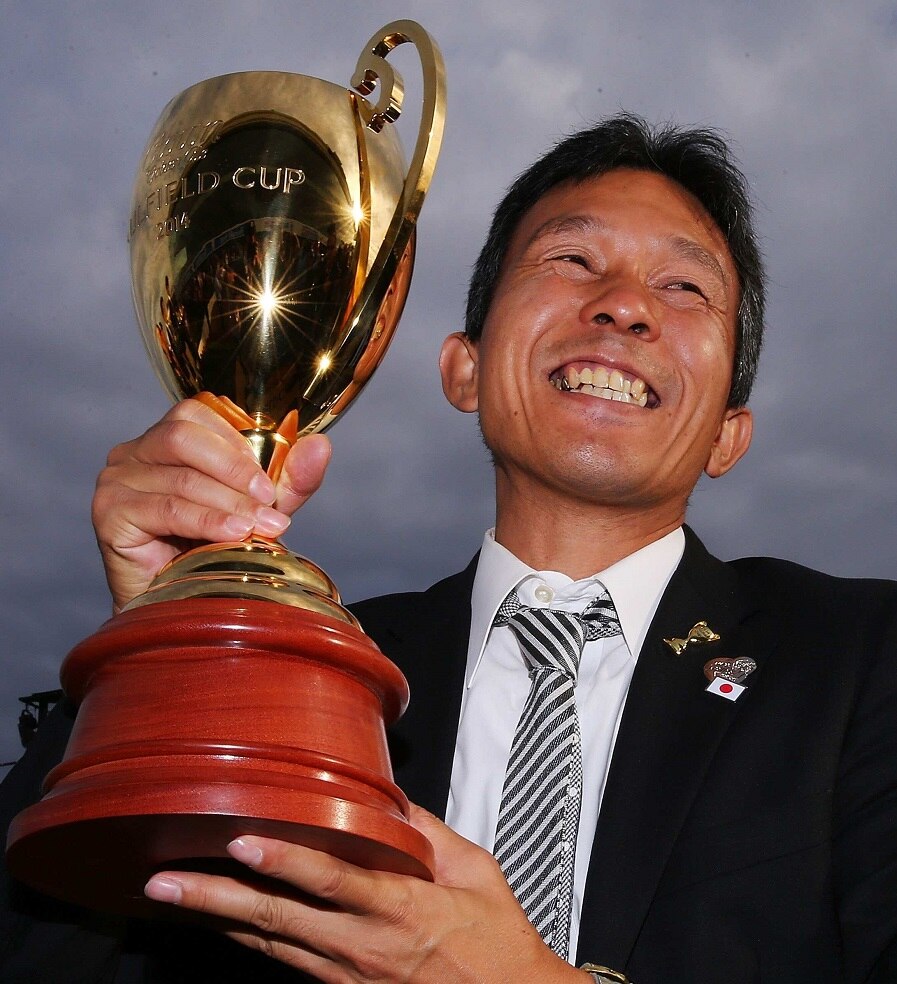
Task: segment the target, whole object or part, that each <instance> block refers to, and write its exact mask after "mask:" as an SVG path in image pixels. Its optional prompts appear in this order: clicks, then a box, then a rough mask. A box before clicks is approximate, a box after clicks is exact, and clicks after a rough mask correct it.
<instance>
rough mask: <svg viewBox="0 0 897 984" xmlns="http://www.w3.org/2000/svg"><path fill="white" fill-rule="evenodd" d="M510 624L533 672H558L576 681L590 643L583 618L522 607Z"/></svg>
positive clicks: (547, 609) (508, 622)
mask: <svg viewBox="0 0 897 984" xmlns="http://www.w3.org/2000/svg"><path fill="white" fill-rule="evenodd" d="M506 624H507V625H508V627H509V628H510V629H511V630H512V631H513V633H514V635H515V636H516V637H517V641H518V642H519V643H520V650H521V652H522V653H523V658H524V660H525V662H526V665H527V667H528V668H529V669H530V671H533V670H539V669H550V670H557V671H559V672H561V673H563V674H564V675H566V676H568V677H570V678H571V679H572V680H576V675H577V673H578V672H579V658H580V656H582V648H583V646H584V645H585V641H586V630H585V626H584V625H583V622H582V618H581V617H580V616H579V615H574V614H571V613H570V612H561V611H557V610H556V609H553V608H526V607H524V606H523V605H520V606H519V607H518V609H517V611H516V612H515V613H514V614H513V615H511V617H510V618H509V619H508V620H507V622H506Z"/></svg>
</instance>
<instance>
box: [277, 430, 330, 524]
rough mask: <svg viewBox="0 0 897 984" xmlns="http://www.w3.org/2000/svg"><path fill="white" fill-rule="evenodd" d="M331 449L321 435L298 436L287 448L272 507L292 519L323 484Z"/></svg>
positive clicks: (328, 442)
mask: <svg viewBox="0 0 897 984" xmlns="http://www.w3.org/2000/svg"><path fill="white" fill-rule="evenodd" d="M332 451H333V448H332V446H331V444H330V441H329V439H328V438H326V437H324V435H323V434H310V435H309V436H308V437H300V438H299V440H298V441H297V442H296V443H295V445H293V447H292V448H290V452H289V454H288V455H287V457H286V460H285V461H284V463H283V471H282V472H281V474H280V479H279V481H278V483H277V499H276V501H275V506H276V508H277V509H279V510H280V512H282V513H285V514H286V515H287V516H291V515H292V514H293V513H294V512H295V511H296V510H297V509H298V508H299V507H300V506H301V505H303V504H304V503H305V502H307V501H308V499H310V498H311V496H312V495H313V494H314V493H315V492H317V490H318V488H320V485H321V482H323V481H324V473H325V472H326V470H327V465H328V464H329V463H330V456H331V453H332Z"/></svg>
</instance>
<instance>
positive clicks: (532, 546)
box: [495, 491, 685, 580]
mask: <svg viewBox="0 0 897 984" xmlns="http://www.w3.org/2000/svg"><path fill="white" fill-rule="evenodd" d="M684 519H685V509H684V505H683V507H682V508H681V509H677V508H670V507H669V506H668V505H667V506H664V507H662V508H647V509H646V508H644V507H643V506H642V507H640V508H638V509H631V508H626V507H622V506H602V505H599V504H596V503H592V502H578V501H575V500H574V501H571V500H570V499H568V498H566V497H565V498H564V499H563V500H556V499H554V497H552V496H551V495H545V494H542V495H540V496H538V497H537V498H532V497H529V496H520V495H513V494H509V493H508V492H507V491H505V493H504V494H502V492H501V491H499V492H498V495H497V502H496V522H495V539H496V540H497V541H498V542H499V543H500V544H501V545H502V546H504V547H506V548H507V549H508V550H510V551H511V553H513V554H514V555H515V556H516V557H518V558H519V559H520V560H522V561H523V562H524V563H525V564H527V565H528V566H529V567H532V568H533V569H534V570H543V571H544V570H552V571H559V572H560V573H562V574H566V575H567V576H568V577H571V578H573V579H574V580H579V579H580V578H584V577H590V576H591V575H593V574H597V573H599V572H600V571H604V570H606V569H607V568H608V567H610V566H611V565H612V564H615V563H617V561H619V560H622V559H623V558H624V557H628V556H629V555H630V554H633V553H635V552H636V551H637V550H640V549H641V548H642V547H646V546H647V545H648V544H649V543H653V542H654V541H655V540H659V539H660V538H661V537H663V536H666V534H667V533H670V532H672V531H673V530H675V529H677V528H678V527H679V526H681V525H682V523H683V521H684Z"/></svg>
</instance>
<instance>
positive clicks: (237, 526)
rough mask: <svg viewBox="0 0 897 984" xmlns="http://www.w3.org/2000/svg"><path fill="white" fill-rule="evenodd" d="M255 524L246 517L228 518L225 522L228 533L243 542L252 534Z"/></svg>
mask: <svg viewBox="0 0 897 984" xmlns="http://www.w3.org/2000/svg"><path fill="white" fill-rule="evenodd" d="M254 525H255V524H254V523H253V522H252V520H251V519H247V518H246V517H245V516H228V517H227V519H226V520H225V521H224V528H225V529H226V530H227V532H228V533H229V534H230V535H231V536H233V537H235V538H236V539H238V540H242V539H243V537H244V536H247V535H248V534H249V533H251V532H252V529H253V527H254Z"/></svg>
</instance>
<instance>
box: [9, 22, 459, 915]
mask: <svg viewBox="0 0 897 984" xmlns="http://www.w3.org/2000/svg"><path fill="white" fill-rule="evenodd" d="M407 41H411V42H413V43H414V44H415V46H416V47H417V49H418V51H419V53H420V55H421V60H422V63H423V73H422V74H423V90H424V91H423V112H422V119H421V124H420V130H419V135H418V138H417V143H416V146H415V149H414V152H413V156H412V161H411V165H410V167H409V168H408V171H407V174H406V172H405V168H404V165H403V163H402V153H401V148H400V146H399V142H398V139H397V137H396V135H395V132H394V127H393V125H392V124H393V123H394V122H395V120H396V119H397V117H398V115H399V112H400V110H401V103H402V91H403V90H402V83H401V80H400V79H399V78H398V76H397V75H396V74H395V73H394V72H393V70H392V68H391V66H390V65H389V63H388V62H387V61H386V56H387V55H388V54H389V52H390V51H391V50H392V49H393V48H394V47H396V46H397V45H399V44H402V43H404V42H407ZM352 85H353V86H354V87H355V91H351V90H347V89H343V88H341V87H339V86H337V85H334V84H331V83H328V82H322V81H320V80H318V79H312V78H307V77H305V76H300V75H290V74H285V73H278V72H250V73H242V74H236V75H226V76H223V77H221V78H215V79H209V80H208V81H205V82H201V83H199V84H198V85H195V86H193V87H191V88H190V89H187V90H186V91H185V92H183V93H182V94H181V95H180V96H178V97H177V98H176V99H174V100H173V101H172V102H171V103H170V104H169V106H168V107H167V108H166V109H165V111H164V112H163V114H162V117H161V118H160V120H159V122H158V123H157V124H156V128H155V130H154V131H153V134H152V136H151V137H150V141H149V144H148V146H147V149H146V151H145V154H144V157H143V162H142V165H141V168H140V171H139V174H138V177H137V182H136V186H135V191H134V201H133V207H132V211H131V216H130V235H129V240H130V246H131V262H132V271H133V284H134V301H135V305H136V308H137V314H138V320H139V322H140V327H141V331H142V333H143V338H144V341H145V342H146V346H147V349H148V351H149V354H150V358H151V360H152V362H153V365H154V367H155V369H156V372H157V373H158V375H159V376H160V377H161V379H162V382H163V384H164V386H165V388H166V389H167V391H168V392H169V393H170V395H171V396H172V398H173V399H175V400H178V399H181V398H183V397H187V396H195V397H198V398H199V399H201V400H203V401H204V402H206V403H207V404H208V405H209V406H210V407H212V408H213V409H214V410H216V411H217V412H218V413H219V414H221V415H222V417H223V418H224V419H225V420H228V421H229V422H230V423H232V424H233V425H234V426H235V427H236V428H237V429H238V430H239V431H240V432H241V433H242V434H243V435H244V436H245V437H246V439H247V440H248V441H249V443H250V445H251V447H252V449H253V451H254V453H255V454H256V456H257V458H258V460H259V462H260V463H261V464H262V466H263V467H265V468H266V469H267V471H268V473H269V475H271V477H272V478H274V479H276V477H277V475H278V473H279V470H280V467H281V466H282V463H283V459H284V457H285V455H286V452H287V450H288V449H289V447H290V445H291V443H292V442H293V441H294V440H295V439H296V437H297V435H298V434H307V433H313V432H315V431H321V430H324V429H325V428H326V427H328V426H329V425H330V424H332V423H333V421H334V420H335V419H336V418H337V417H338V416H339V414H340V413H342V412H343V411H344V410H345V409H346V407H347V406H348V405H349V404H350V403H351V402H352V400H353V399H354V398H355V396H357V395H358V393H359V392H360V390H361V388H362V387H363V386H364V384H365V382H366V381H367V380H368V378H369V377H370V375H371V373H372V372H373V371H374V370H375V369H376V367H377V365H378V364H379V362H380V359H381V358H382V357H383V354H384V352H385V349H386V347H387V345H388V343H389V341H390V339H391V337H392V334H393V331H394V329H395V327H396V324H397V322H398V320H399V317H400V315H401V313H402V308H403V305H404V302H405V297H406V295H407V292H408V285H409V282H410V278H411V267H412V264H413V258H414V224H415V221H416V218H417V215H418V213H419V211H420V207H421V204H422V202H423V198H424V195H425V193H426V190H427V188H428V186H429V183H430V179H431V177H432V174H433V169H434V166H435V161H436V156H437V154H438V151H439V145H440V141H441V137H442V126H443V118H444V81H443V66H442V60H441V57H440V55H439V52H438V49H437V48H436V46H435V45H434V43H433V41H432V39H431V38H430V37H429V35H428V34H427V33H426V32H425V31H424V30H423V29H422V28H421V27H420V26H419V25H417V24H415V23H413V22H412V21H396V22H394V23H392V24H389V25H387V26H386V27H385V28H383V30H382V31H379V32H377V34H375V35H374V36H373V37H372V38H371V40H370V41H369V42H368V44H367V45H366V46H365V49H364V51H363V53H362V55H361V57H360V58H359V61H358V65H357V68H356V72H355V75H354V77H353V79H352ZM378 86H379V96H380V98H379V100H378V102H377V103H376V104H372V103H370V102H369V101H368V99H367V98H366V97H367V96H368V95H370V94H371V93H372V92H373V91H374V89H375V88H377V87H378ZM272 602H277V603H279V604H272ZM61 676H62V683H63V686H64V687H65V690H66V692H67V694H68V696H69V697H70V698H72V699H73V700H74V701H75V702H77V703H78V704H79V705H80V707H79V712H78V717H77V720H76V722H75V725H74V728H73V731H72V735H71V738H70V741H69V745H68V748H67V750H66V755H65V757H64V759H63V761H62V763H61V764H60V765H58V766H57V767H56V768H55V769H53V770H52V771H51V772H50V773H49V775H48V776H47V779H46V781H45V783H44V790H45V792H46V796H45V797H44V799H43V800H41V801H40V802H39V803H37V804H35V805H34V806H32V807H29V808H28V809H27V810H25V811H23V812H22V813H20V814H19V815H18V816H17V817H16V818H15V819H14V821H13V823H12V825H11V827H10V833H9V839H8V849H7V858H8V862H9V866H10V870H11V871H12V872H13V873H14V874H15V875H16V876H17V877H19V878H22V879H23V880H25V881H27V882H29V883H30V884H31V885H32V886H34V887H36V888H38V889H40V890H42V891H45V892H48V893H50V894H53V895H56V896H59V897H60V898H63V899H67V900H70V901H73V902H76V903H80V904H83V905H88V906H93V907H96V908H101V909H109V910H113V911H124V912H137V913H144V912H149V911H153V910H152V904H151V903H148V902H147V901H146V900H145V899H144V898H143V894H142V887H143V884H144V883H145V882H146V879H147V878H148V877H149V875H150V874H152V872H153V871H156V870H159V869H161V868H168V867H178V866H183V867H189V868H196V867H199V868H206V867H208V865H209V864H210V863H212V864H213V865H214V866H216V870H217V869H218V868H220V866H221V865H222V864H226V862H225V861H223V860H222V859H225V858H226V857H227V855H226V851H225V846H226V844H227V843H228V841H229V840H230V839H231V838H233V837H235V836H238V835H239V834H241V833H246V832H255V833H262V834H267V835H269V836H274V837H279V838H282V839H285V840H289V841H294V842H297V843H303V844H307V845H310V846H312V847H316V848H319V849H321V850H327V851H330V852H332V853H334V854H336V855H339V856H341V857H343V858H345V859H347V860H349V861H351V862H353V863H357V864H364V865H367V866H369V867H374V868H383V869H387V870H393V871H398V872H404V873H407V874H413V875H417V876H420V877H425V878H426V877H430V876H431V872H432V848H431V847H430V845H429V844H428V842H427V841H426V839H425V838H424V837H423V836H422V835H421V834H420V833H419V832H418V831H417V830H415V829H414V828H413V827H411V826H410V824H408V822H407V816H408V802H407V800H406V799H405V797H404V795H403V794H402V792H401V791H400V790H399V789H398V787H397V786H396V785H395V783H394V782H393V781H392V772H391V768H390V763H389V756H388V751H387V748H386V739H385V730H384V724H389V723H391V722H392V721H394V720H395V719H396V718H397V717H398V716H399V715H400V714H401V713H402V711H403V710H404V707H405V705H406V704H407V701H408V686H407V683H406V681H405V680H404V678H403V676H402V674H401V673H400V672H399V670H398V669H397V668H396V667H395V666H394V665H393V664H392V663H391V662H390V661H389V660H387V659H386V657H384V656H383V654H382V653H380V651H379V650H378V649H377V647H376V646H375V645H374V643H373V642H372V641H371V640H370V639H368V638H367V637H366V636H365V635H364V633H363V632H362V631H361V629H360V627H359V626H358V623H357V622H356V620H355V619H354V618H353V617H352V615H351V614H350V613H349V612H348V611H346V609H345V608H343V607H342V605H341V604H340V600H339V594H338V592H337V590H336V588H335V586H334V585H333V582H332V581H331V580H330V579H329V578H328V577H327V575H326V574H324V572H323V571H321V569H320V568H318V567H317V566H316V565H314V564H312V563H311V562H310V561H307V560H304V559H303V558H301V557H298V556H296V555H295V554H292V553H290V552H289V551H287V550H285V549H284V548H283V547H282V546H281V545H280V544H278V543H277V542H275V541H270V540H267V539H263V538H259V537H254V538H251V539H250V540H248V541H246V542H240V543H230V544H223V545H222V544H212V545H207V546H202V547H198V548H196V549H194V550H191V551H189V552H188V553H186V554H183V555H181V556H180V557H179V558H177V559H176V560H175V561H173V562H172V563H171V564H169V565H168V567H167V568H166V569H165V570H163V571H162V572H161V573H160V574H159V576H158V577H157V578H156V580H155V581H154V582H153V584H152V585H151V586H150V588H149V590H148V591H147V592H146V593H145V594H143V595H141V596H140V597H139V598H136V599H135V600H134V601H132V602H131V604H130V605H129V606H128V607H127V609H126V610H125V611H124V612H123V613H121V614H120V615H118V616H116V617H115V618H113V619H111V620H110V621H109V622H107V623H106V624H105V625H104V626H103V627H101V629H100V630H99V631H98V632H97V633H95V634H94V635H93V636H91V637H90V638H89V639H86V640H85V641H84V642H82V643H80V644H79V645H78V646H76V647H75V649H73V650H72V652H71V653H70V654H69V655H68V657H67V658H66V660H65V662H64V663H63V667H62V673H61ZM210 859H211V861H210ZM100 872H101V873H102V874H98V873H100Z"/></svg>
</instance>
